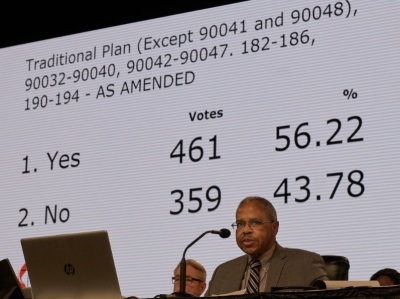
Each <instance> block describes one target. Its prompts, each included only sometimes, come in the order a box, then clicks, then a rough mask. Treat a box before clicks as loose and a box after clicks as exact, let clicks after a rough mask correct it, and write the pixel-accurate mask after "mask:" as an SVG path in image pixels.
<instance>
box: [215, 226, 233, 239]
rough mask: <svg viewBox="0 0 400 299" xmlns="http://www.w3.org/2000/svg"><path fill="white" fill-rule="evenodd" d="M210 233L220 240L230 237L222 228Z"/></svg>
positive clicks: (228, 232) (229, 232) (227, 230)
mask: <svg viewBox="0 0 400 299" xmlns="http://www.w3.org/2000/svg"><path fill="white" fill-rule="evenodd" d="M211 233H212V234H216V235H219V236H220V237H221V238H222V239H226V238H229V237H230V236H231V231H230V230H229V229H226V228H222V229H221V230H212V231H211Z"/></svg>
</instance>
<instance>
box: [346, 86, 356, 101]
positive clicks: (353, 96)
mask: <svg viewBox="0 0 400 299" xmlns="http://www.w3.org/2000/svg"><path fill="white" fill-rule="evenodd" d="M343 95H344V96H345V97H347V99H348V100H350V98H351V99H357V96H358V95H357V93H356V92H355V91H353V88H352V89H350V90H348V89H345V90H343Z"/></svg>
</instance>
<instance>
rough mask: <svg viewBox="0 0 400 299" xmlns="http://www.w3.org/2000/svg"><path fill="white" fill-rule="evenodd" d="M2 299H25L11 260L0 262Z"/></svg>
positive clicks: (0, 291)
mask: <svg viewBox="0 0 400 299" xmlns="http://www.w3.org/2000/svg"><path fill="white" fill-rule="evenodd" d="M0 299H24V295H23V292H22V288H21V286H20V284H19V281H18V279H17V276H16V275H15V272H14V269H13V268H12V266H11V263H10V260H9V259H4V260H1V261H0Z"/></svg>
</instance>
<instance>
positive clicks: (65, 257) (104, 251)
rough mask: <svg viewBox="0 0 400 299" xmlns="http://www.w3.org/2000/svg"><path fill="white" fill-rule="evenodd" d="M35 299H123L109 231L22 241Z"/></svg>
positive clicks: (33, 238) (24, 239) (32, 238)
mask: <svg viewBox="0 0 400 299" xmlns="http://www.w3.org/2000/svg"><path fill="white" fill-rule="evenodd" d="M21 245H22V251H23V254H24V257H25V263H26V266H27V272H28V275H29V279H30V282H31V288H32V295H33V298H34V299H55V298H57V299H72V298H74V299H121V297H122V296H121V291H120V286H119V282H118V277H117V272H116V268H115V264H114V259H113V254H112V251H111V245H110V241H109V238H108V232H107V231H104V230H102V231H92V232H80V233H72V234H61V235H52V236H43V237H31V238H23V239H21Z"/></svg>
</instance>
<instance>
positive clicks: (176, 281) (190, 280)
mask: <svg viewBox="0 0 400 299" xmlns="http://www.w3.org/2000/svg"><path fill="white" fill-rule="evenodd" d="M194 281H198V282H202V281H201V279H197V278H193V277H190V276H186V285H191V284H192V283H193V282H194ZM179 283H180V277H179V276H177V277H172V284H179Z"/></svg>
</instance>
